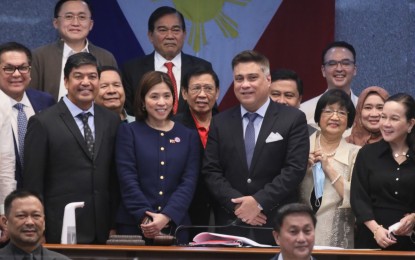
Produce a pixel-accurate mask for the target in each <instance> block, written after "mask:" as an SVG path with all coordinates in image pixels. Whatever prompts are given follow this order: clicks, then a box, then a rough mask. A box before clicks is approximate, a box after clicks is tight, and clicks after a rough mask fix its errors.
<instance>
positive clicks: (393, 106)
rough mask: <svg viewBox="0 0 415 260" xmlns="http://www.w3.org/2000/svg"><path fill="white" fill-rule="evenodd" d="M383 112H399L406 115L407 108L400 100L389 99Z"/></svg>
mask: <svg viewBox="0 0 415 260" xmlns="http://www.w3.org/2000/svg"><path fill="white" fill-rule="evenodd" d="M383 113H390V114H398V115H401V116H404V115H405V113H406V108H405V106H404V105H403V104H402V103H400V102H396V101H388V102H386V103H385V105H384V106H383Z"/></svg>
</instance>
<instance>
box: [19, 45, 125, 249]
mask: <svg viewBox="0 0 415 260" xmlns="http://www.w3.org/2000/svg"><path fill="white" fill-rule="evenodd" d="M64 74H65V86H66V88H67V89H68V95H67V96H65V97H63V98H62V99H61V100H60V101H59V103H58V104H56V105H54V106H53V107H50V108H48V109H46V110H45V111H43V112H42V113H40V114H38V115H35V116H33V117H32V118H31V119H30V120H29V125H28V130H27V134H26V139H25V147H26V148H25V160H24V165H25V167H24V174H23V186H24V187H25V188H27V189H30V190H34V191H37V192H39V193H40V194H42V195H43V197H44V200H45V214H46V226H47V228H46V242H48V243H60V240H61V230H62V220H63V213H64V207H65V206H66V205H67V204H68V203H70V202H78V201H84V202H85V206H84V208H82V209H77V211H76V228H77V229H76V232H77V242H78V243H105V242H106V240H107V238H108V235H109V232H110V229H111V227H112V225H113V224H114V215H115V212H116V208H117V204H118V197H119V195H118V192H117V187H118V184H117V177H116V172H115V167H114V143H115V135H116V132H117V128H118V125H119V123H120V118H119V116H118V115H117V114H115V113H113V112H111V111H109V110H107V109H105V108H102V107H100V106H97V105H95V104H94V102H93V101H94V98H95V96H96V94H97V92H98V80H99V76H98V71H97V60H96V58H95V57H94V56H93V55H92V54H90V53H85V52H82V53H77V54H74V55H72V56H70V57H69V58H68V61H67V62H66V65H65V69H64ZM85 114H87V115H89V117H88V116H86V118H87V119H86V120H87V122H85V123H84V121H83V120H82V119H81V118H82V116H84V115H85Z"/></svg>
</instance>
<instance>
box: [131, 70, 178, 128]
mask: <svg viewBox="0 0 415 260" xmlns="http://www.w3.org/2000/svg"><path fill="white" fill-rule="evenodd" d="M162 82H164V83H166V85H167V86H168V87H169V90H170V92H171V94H172V96H173V104H174V102H175V101H176V97H175V95H174V87H173V83H172V82H171V79H170V77H169V75H167V73H164V72H161V71H149V72H147V73H146V74H144V76H143V77H142V78H141V81H140V85H139V87H138V90H137V92H136V93H135V99H134V115H135V120H137V121H143V120H145V119H146V118H147V116H148V113H147V110H146V109H145V97H146V95H147V93H148V92H149V91H150V89H151V88H152V87H154V86H155V85H157V84H160V83H162ZM172 116H173V109H172V110H171V111H170V114H169V118H170V117H172Z"/></svg>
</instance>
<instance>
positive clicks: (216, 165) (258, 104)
mask: <svg viewBox="0 0 415 260" xmlns="http://www.w3.org/2000/svg"><path fill="white" fill-rule="evenodd" d="M232 68H233V77H234V92H235V95H236V98H237V99H238V100H239V102H240V105H238V106H236V107H234V108H232V109H229V110H227V111H224V112H222V113H219V114H218V115H216V116H215V117H214V118H213V120H212V123H211V126H210V130H209V138H208V142H207V146H206V151H205V158H204V161H203V168H202V175H203V177H204V178H205V180H206V183H207V185H208V188H209V190H210V191H211V194H212V196H213V197H214V198H215V202H216V203H215V204H214V212H215V220H216V224H217V225H226V224H230V223H235V220H237V222H241V221H242V222H243V223H244V226H245V228H244V227H242V228H240V227H233V228H230V229H228V230H227V231H226V232H228V233H232V234H235V235H242V236H248V237H250V238H251V239H253V240H255V241H258V242H259V243H266V244H273V243H274V239H273V238H272V235H271V231H270V230H260V229H258V228H256V229H255V226H263V225H265V226H266V227H272V226H273V223H272V222H273V216H274V214H275V212H276V209H278V208H279V207H280V206H282V205H284V204H287V203H290V202H294V201H297V200H298V196H297V192H298V186H299V184H300V182H301V181H302V179H303V177H304V175H305V172H306V167H307V158H308V152H309V140H308V133H307V124H306V120H305V116H304V114H303V113H302V112H301V111H299V110H298V109H296V108H292V107H288V106H284V105H281V104H278V103H274V102H271V101H270V99H269V96H268V95H269V86H270V84H271V77H270V72H269V61H268V59H267V58H266V57H265V56H263V55H262V54H259V53H257V52H255V51H243V52H241V53H239V54H237V55H236V56H235V57H234V59H233V60H232ZM218 231H222V232H223V231H225V230H223V229H220V230H218Z"/></svg>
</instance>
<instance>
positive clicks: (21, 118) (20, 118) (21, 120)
mask: <svg viewBox="0 0 415 260" xmlns="http://www.w3.org/2000/svg"><path fill="white" fill-rule="evenodd" d="M14 107H15V108H16V109H17V111H18V112H17V135H18V138H19V157H20V164H21V165H22V167H23V159H24V158H23V154H24V153H23V151H24V137H25V135H26V130H27V117H26V113H25V112H24V110H23V107H24V105H23V104H22V103H17V104H15V105H14Z"/></svg>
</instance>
